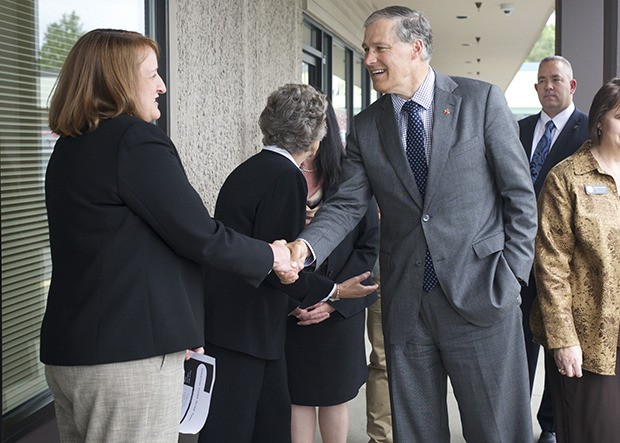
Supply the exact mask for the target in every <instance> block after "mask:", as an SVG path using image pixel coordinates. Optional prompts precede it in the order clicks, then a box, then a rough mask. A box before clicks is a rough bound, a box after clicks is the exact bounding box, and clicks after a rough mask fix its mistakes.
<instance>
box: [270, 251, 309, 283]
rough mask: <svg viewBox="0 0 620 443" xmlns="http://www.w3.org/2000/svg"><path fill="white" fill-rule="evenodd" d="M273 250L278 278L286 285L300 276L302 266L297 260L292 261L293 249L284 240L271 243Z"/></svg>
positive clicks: (274, 268) (274, 267) (274, 266)
mask: <svg viewBox="0 0 620 443" xmlns="http://www.w3.org/2000/svg"><path fill="white" fill-rule="evenodd" d="M269 246H271V250H272V251H273V270H274V272H275V273H276V274H277V275H278V278H279V279H280V281H281V282H282V283H284V284H285V285H290V284H291V283H293V282H294V281H295V280H297V279H298V278H299V275H298V273H299V271H300V269H301V268H302V266H298V263H299V262H297V261H291V251H290V249H289V248H288V245H287V244H286V241H284V240H276V241H274V242H273V243H270V244H269Z"/></svg>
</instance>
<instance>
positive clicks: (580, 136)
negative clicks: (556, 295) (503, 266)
mask: <svg viewBox="0 0 620 443" xmlns="http://www.w3.org/2000/svg"><path fill="white" fill-rule="evenodd" d="M539 118H540V112H539V113H538V114H534V115H530V116H528V117H525V118H523V119H521V120H519V138H520V139H521V144H522V145H523V148H524V149H525V153H526V154H527V158H528V159H530V158H531V154H532V143H533V140H534V129H536V123H537V122H538V119H539ZM589 138H590V134H589V132H588V115H587V114H585V113H583V112H581V111H580V110H579V109H577V108H575V110H574V111H573V113H572V114H571V116H570V118H569V119H568V121H567V122H566V125H565V126H564V129H562V132H560V135H558V138H557V139H556V140H555V142H554V143H553V145H552V147H551V151H550V152H549V155H548V156H547V158H546V159H545V163H543V165H542V168H541V169H540V173H539V174H538V177H537V178H536V181H535V182H534V191H535V192H536V197H538V194H539V193H540V190H541V189H542V186H543V184H544V183H545V179H546V178H547V174H548V173H549V171H550V170H551V169H552V168H553V167H554V166H555V165H557V164H558V163H559V162H561V161H562V160H564V159H565V158H567V157H569V156H570V155H571V154H573V153H574V152H575V151H576V150H577V149H579V147H580V146H581V145H582V144H583V143H584V142H585V141H586V140H588V139H589ZM521 297H522V298H523V299H524V303H525V304H526V305H527V306H529V305H530V303H531V300H533V299H534V298H535V297H536V281H535V280H534V273H533V272H531V273H530V279H529V283H528V285H527V286H524V287H523V288H522V289H521ZM526 321H529V320H526Z"/></svg>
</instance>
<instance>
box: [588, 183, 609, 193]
mask: <svg viewBox="0 0 620 443" xmlns="http://www.w3.org/2000/svg"><path fill="white" fill-rule="evenodd" d="M584 188H585V190H586V194H588V195H603V194H607V193H608V192H609V191H608V189H607V185H585V186H584Z"/></svg>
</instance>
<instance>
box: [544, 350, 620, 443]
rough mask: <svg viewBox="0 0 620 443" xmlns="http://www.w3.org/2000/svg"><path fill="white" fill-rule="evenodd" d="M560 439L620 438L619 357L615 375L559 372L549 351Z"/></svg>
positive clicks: (612, 441) (578, 442)
mask: <svg viewBox="0 0 620 443" xmlns="http://www.w3.org/2000/svg"><path fill="white" fill-rule="evenodd" d="M618 351H620V349H618ZM546 354H547V357H548V358H547V359H546V360H545V363H546V365H545V369H546V371H547V373H548V374H549V381H550V383H551V396H552V399H553V408H554V411H555V423H556V437H557V441H558V443H585V442H596V443H616V442H618V441H620V419H619V418H620V377H618V375H617V374H618V371H619V370H620V365H619V364H618V361H619V359H616V375H599V374H594V373H592V372H589V371H585V370H584V371H583V377H581V378H576V377H570V378H569V377H565V376H563V375H560V373H559V372H558V368H557V366H556V364H555V360H554V358H553V354H552V353H551V352H549V351H547V352H546Z"/></svg>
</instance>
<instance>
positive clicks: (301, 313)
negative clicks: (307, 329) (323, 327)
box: [290, 301, 335, 326]
mask: <svg viewBox="0 0 620 443" xmlns="http://www.w3.org/2000/svg"><path fill="white" fill-rule="evenodd" d="M334 311H335V309H334V307H333V306H332V305H330V304H329V303H325V302H323V301H321V302H318V303H317V304H315V305H313V306H309V307H307V308H306V309H301V308H296V309H295V310H294V311H293V312H291V314H290V315H293V316H295V317H297V319H298V320H299V321H298V322H297V324H298V325H299V326H308V325H315V324H317V323H321V322H322V321H323V320H327V319H328V318H329V315H330V314H331V313H332V312H334Z"/></svg>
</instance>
